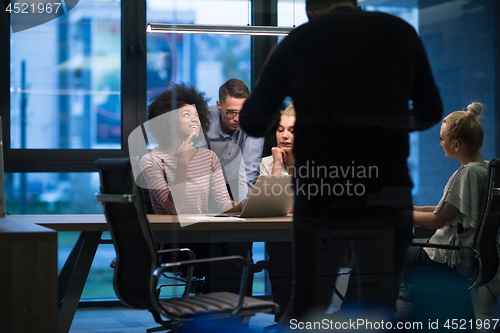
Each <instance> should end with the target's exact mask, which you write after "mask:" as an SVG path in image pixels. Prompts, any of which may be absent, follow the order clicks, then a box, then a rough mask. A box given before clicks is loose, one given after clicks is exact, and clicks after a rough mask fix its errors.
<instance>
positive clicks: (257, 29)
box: [146, 23, 293, 36]
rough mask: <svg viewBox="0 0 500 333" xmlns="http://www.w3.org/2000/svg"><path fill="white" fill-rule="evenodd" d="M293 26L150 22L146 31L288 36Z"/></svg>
mask: <svg viewBox="0 0 500 333" xmlns="http://www.w3.org/2000/svg"><path fill="white" fill-rule="evenodd" d="M292 29H293V28H292V27H266V26H251V25H248V26H246V25H200V24H165V23H149V24H148V27H147V29H146V32H153V33H164V34H219V35H252V36H287V35H288V34H289V33H290V31H292Z"/></svg>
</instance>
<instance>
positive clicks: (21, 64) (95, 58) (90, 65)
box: [10, 0, 121, 149]
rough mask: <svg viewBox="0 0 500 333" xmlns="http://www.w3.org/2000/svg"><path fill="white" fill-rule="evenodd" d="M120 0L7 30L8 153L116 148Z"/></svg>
mask: <svg viewBox="0 0 500 333" xmlns="http://www.w3.org/2000/svg"><path fill="white" fill-rule="evenodd" d="M120 34H121V10H120V1H116V0H107V1H89V0H83V1H79V3H78V5H77V6H75V7H74V8H73V9H72V10H71V11H69V12H68V13H67V14H65V15H62V16H60V17H58V18H56V19H54V20H52V21H49V22H47V23H44V24H42V25H39V26H36V27H33V28H30V29H26V30H23V31H19V32H16V33H13V32H11V39H10V40H11V46H10V53H11V61H10V67H11V80H10V82H11V84H10V86H11V89H10V91H11V107H10V110H11V111H10V112H11V122H10V138H11V144H10V146H11V148H16V149H25V148H27V149H59V148H62V149H65V148H69V149H90V148H91V149H120V148H121V144H120V142H121V111H120V110H121V108H120V70H121V65H120V63H121V60H120V51H121V49H120V48H121V37H120Z"/></svg>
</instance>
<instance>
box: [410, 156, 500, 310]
mask: <svg viewBox="0 0 500 333" xmlns="http://www.w3.org/2000/svg"><path fill="white" fill-rule="evenodd" d="M499 169H500V159H498V158H494V159H492V160H491V161H490V162H489V166H488V184H487V189H486V200H485V202H484V206H483V210H482V212H481V216H480V220H479V229H478V232H477V234H476V237H475V239H474V244H473V246H472V247H461V246H453V245H438V244H428V243H412V245H416V246H422V247H434V248H441V249H449V250H453V251H472V252H474V256H475V267H474V270H475V272H474V274H473V276H472V277H471V278H469V279H467V278H465V277H464V276H462V275H460V274H459V273H458V272H457V271H456V270H455V269H452V268H449V269H446V268H443V269H437V270H438V271H437V272H436V271H435V270H436V269H435V268H430V269H429V270H426V271H423V272H422V274H421V276H420V277H421V278H426V279H428V280H429V281H431V282H430V283H428V284H427V286H425V287H422V289H417V291H416V293H426V297H425V298H424V297H421V298H420V300H422V303H424V304H423V305H422V306H423V307H426V308H427V309H428V311H429V312H432V311H434V310H433V307H434V305H435V306H436V307H438V306H439V303H437V304H434V305H433V304H430V303H431V302H428V299H427V298H428V297H427V296H429V295H430V294H431V293H438V294H439V296H437V297H438V298H439V297H441V296H443V297H450V298H451V299H452V300H453V301H457V300H456V299H454V296H455V295H456V293H457V292H460V291H457V288H456V287H457V286H458V287H461V288H463V289H465V290H466V291H467V292H466V293H463V295H464V298H463V301H464V302H467V306H468V311H473V310H472V303H471V301H470V297H469V294H468V290H471V289H473V288H476V287H479V286H485V287H486V289H487V290H488V291H489V292H490V294H491V295H492V296H493V298H494V299H496V297H495V295H494V294H493V292H492V291H491V289H490V288H489V287H488V283H489V282H491V281H492V280H493V279H495V278H496V277H497V275H498V272H499V268H500V259H499V258H500V252H499V236H500V170H499ZM431 271H432V272H431ZM429 274H432V275H429ZM428 286H436V288H438V289H436V290H429V288H428ZM423 288H425V289H423ZM467 289H468V290H467ZM417 296H419V295H415V292H414V291H411V299H412V302H416V301H417V299H418V297H417ZM433 296H434V297H433V299H435V295H433ZM403 299H404V300H409V299H408V298H406V299H405V298H403ZM450 318H451V317H450ZM462 318H463V317H462ZM463 319H465V318H463Z"/></svg>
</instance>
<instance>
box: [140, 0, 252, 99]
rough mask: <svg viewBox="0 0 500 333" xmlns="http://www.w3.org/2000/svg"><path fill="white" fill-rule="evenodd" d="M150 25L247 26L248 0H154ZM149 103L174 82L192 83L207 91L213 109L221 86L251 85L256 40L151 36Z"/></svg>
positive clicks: (199, 35)
mask: <svg viewBox="0 0 500 333" xmlns="http://www.w3.org/2000/svg"><path fill="white" fill-rule="evenodd" d="M147 22H148V23H180V24H182V23H184V24H186V23H188V24H212V25H214V24H217V25H247V24H248V23H249V6H248V1H246V0H237V1H227V0H226V1H225V0H183V1H175V0H169V1H164V0H154V1H153V0H150V1H148V2H147ZM147 49H148V53H147V80H148V101H149V100H150V99H151V98H152V97H154V96H156V95H157V94H158V92H161V91H163V90H165V88H166V87H168V86H169V84H170V83H171V82H175V83H179V82H186V83H189V84H192V85H194V86H195V88H196V89H197V90H199V91H203V92H205V93H206V94H207V97H208V98H210V102H209V104H210V105H215V102H216V101H217V100H218V94H219V87H220V86H221V85H222V84H223V83H224V82H226V81H227V80H229V79H230V78H238V79H240V80H242V81H243V82H245V83H246V84H247V86H248V87H251V82H250V80H251V74H250V73H251V64H250V59H251V37H250V36H235V35H208V34H207V35H201V34H153V33H149V34H148V35H147Z"/></svg>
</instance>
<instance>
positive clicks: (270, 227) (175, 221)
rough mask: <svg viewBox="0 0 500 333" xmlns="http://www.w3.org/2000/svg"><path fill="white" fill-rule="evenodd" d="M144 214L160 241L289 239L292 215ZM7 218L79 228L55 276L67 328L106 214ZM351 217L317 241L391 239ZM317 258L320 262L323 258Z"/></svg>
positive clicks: (63, 325)
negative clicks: (259, 216) (256, 216)
mask: <svg viewBox="0 0 500 333" xmlns="http://www.w3.org/2000/svg"><path fill="white" fill-rule="evenodd" d="M147 217H148V220H149V222H150V226H151V230H152V231H153V234H154V237H155V240H156V241H157V242H158V243H170V244H175V243H178V242H186V243H197V242H199V243H210V242H211V243H218V242H277V241H278V242H279V241H282V242H287V241H291V239H292V232H291V231H292V220H293V216H292V215H288V216H283V217H265V218H264V217H261V218H245V219H241V220H232V219H231V218H227V217H211V216H205V215H177V216H176V215H154V214H153V215H148V216H147ZM9 218H11V219H12V218H14V219H15V220H17V221H23V223H28V224H31V225H37V226H41V227H45V228H49V229H53V230H55V231H57V232H63V231H78V232H80V235H79V237H78V240H77V241H76V243H75V246H74V247H73V249H72V251H71V253H70V254H69V256H68V258H67V260H66V261H65V263H64V265H63V267H62V269H61V271H60V273H59V276H58V297H59V303H58V304H59V312H58V327H59V332H64V333H66V332H68V331H69V329H70V327H71V322H72V321H73V317H74V315H75V312H76V309H77V307H78V303H79V301H80V297H81V295H82V292H83V288H84V285H85V282H86V280H87V276H88V274H89V271H90V267H91V265H92V262H93V260H94V257H95V254H96V251H97V248H98V246H99V244H109V243H111V240H109V239H102V235H103V232H105V231H108V230H109V229H108V226H107V223H106V219H105V217H104V215H103V214H80V215H76V214H75V215H71V214H68V215H11V216H10V217H9ZM365 221H366V220H365ZM395 221H396V220H395ZM355 222H356V221H355V220H352V219H351V220H349V225H350V227H351V228H349V229H345V230H343V229H335V230H332V229H330V228H328V229H329V230H327V229H323V230H319V232H318V235H317V237H318V239H317V240H316V242H317V243H318V244H321V242H324V241H325V237H326V238H329V239H330V238H331V239H339V238H345V239H354V238H357V239H358V240H359V241H361V242H363V243H367V244H368V243H370V242H374V245H375V244H381V243H382V244H390V243H391V239H392V237H393V236H392V235H393V234H392V228H367V227H368V225H365V224H364V223H362V224H359V225H357V227H364V228H365V229H364V230H360V229H352V227H355V226H356V223H355ZM342 224H344V225H345V224H347V223H342ZM389 224H391V225H393V224H392V223H389ZM391 225H388V226H391ZM353 230H354V232H353ZM374 235H377V236H376V237H375V236H374ZM353 236H354V238H353ZM375 242H379V243H375ZM380 242H381V243H380ZM174 246H175V245H174ZM374 248H377V246H374ZM387 250H388V251H389V252H388V257H387V258H390V253H391V251H392V248H391V247H388V248H387ZM325 258H326V259H328V258H327V257H325ZM389 262H390V261H389V260H388V263H389ZM318 263H319V264H320V265H321V262H318ZM379 269H380V267H378V268H377V270H379Z"/></svg>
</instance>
